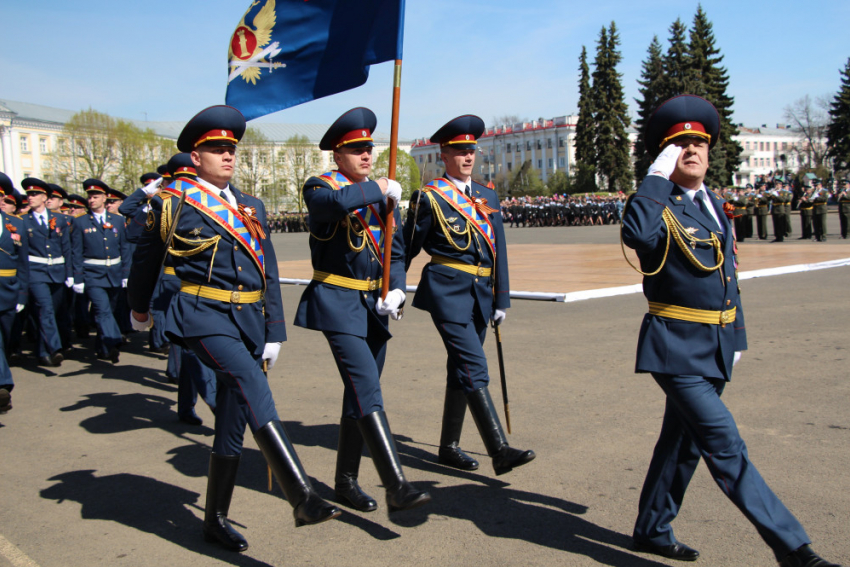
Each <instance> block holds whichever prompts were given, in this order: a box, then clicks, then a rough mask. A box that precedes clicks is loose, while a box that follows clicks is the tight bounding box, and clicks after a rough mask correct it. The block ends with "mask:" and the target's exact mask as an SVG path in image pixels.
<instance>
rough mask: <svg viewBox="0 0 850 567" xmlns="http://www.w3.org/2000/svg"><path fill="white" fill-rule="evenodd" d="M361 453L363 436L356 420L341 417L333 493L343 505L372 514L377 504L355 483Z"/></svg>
mask: <svg viewBox="0 0 850 567" xmlns="http://www.w3.org/2000/svg"><path fill="white" fill-rule="evenodd" d="M362 452H363V436H362V435H361V434H360V428H358V427H357V420H354V419H350V418H347V417H343V418H342V419H341V420H340V422H339V443H338V445H337V450H336V475H335V476H334V492H336V497H337V498H338V499H339V500H341V501H342V502H343V504H345V503H348V504H349V505H350V506H351V507H352V508H354V509H355V510H360V511H361V512H372V511H374V510H376V509H377V508H378V503H377V502H375V499H374V498H372V497H371V496H369V495H368V494H366V493H365V492H363V490H362V489H361V488H360V485H359V484H358V483H357V475H358V472H359V471H360V456H361V454H362Z"/></svg>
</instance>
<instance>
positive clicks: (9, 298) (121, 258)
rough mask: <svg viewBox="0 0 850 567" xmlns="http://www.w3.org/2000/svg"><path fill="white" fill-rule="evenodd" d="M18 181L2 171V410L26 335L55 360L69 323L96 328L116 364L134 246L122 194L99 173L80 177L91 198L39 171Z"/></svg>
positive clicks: (101, 346)
mask: <svg viewBox="0 0 850 567" xmlns="http://www.w3.org/2000/svg"><path fill="white" fill-rule="evenodd" d="M21 187H22V189H16V188H15V187H14V185H13V183H12V180H11V179H10V178H9V177H8V176H6V175H5V174H2V173H0V189H2V191H0V193H2V209H3V212H2V217H3V219H2V220H3V222H2V229H0V230H2V233H0V250H2V251H3V252H4V254H2V255H0V256H3V260H4V262H5V263H6V264H9V263H10V262H12V263H13V264H12V265H10V266H8V267H5V269H0V287H2V288H3V289H4V290H5V291H6V292H8V293H7V294H6V295H5V297H4V299H5V301H3V300H0V321H2V324H0V331H2V332H0V338H2V341H3V343H2V348H0V352H1V353H2V356H0V358H2V360H0V413H2V412H5V411H8V410H9V409H11V407H12V406H11V391H12V389H13V388H14V381H13V380H12V375H11V371H10V369H9V363H11V364H12V365H15V364H21V363H23V361H24V357H23V353H22V347H23V343H24V341H23V337H24V336H29V337H31V338H32V342H33V343H34V347H33V353H34V354H35V355H36V357H37V359H38V363H37V364H38V365H39V366H47V367H58V366H60V365H61V364H62V362H63V361H64V359H65V356H66V355H67V354H68V353H69V352H70V351H71V350H72V344H71V330H72V329H76V332H77V337H78V338H82V337H87V336H88V334H89V329H90V328H91V327H92V326H93V327H95V328H96V338H95V344H96V350H97V352H96V355H97V358H101V359H106V358H108V359H110V360H112V362H113V363H116V362H118V356H119V352H120V346H121V344H122V342H123V341H124V337H123V334H124V333H125V332H127V331H129V330H130V325H129V321H128V320H127V318H126V317H123V318H122V317H121V315H120V313H121V312H122V310H123V313H124V314H128V313H129V311H128V310H127V304H126V301H124V302H121V301H120V297H121V296H122V294H120V293H119V291H120V289H121V288H122V287H126V285H127V272H128V271H129V260H130V256H129V249H128V248H127V243H126V240H125V238H124V219H123V217H121V216H120V215H118V214H117V213H115V212H112V211H114V210H115V209H117V207H118V206H119V205H120V201H121V200H122V199H123V198H124V195H123V194H122V193H120V192H118V191H114V190H112V189H111V188H109V187H108V186H107V185H106V184H105V183H103V182H101V181H99V180H97V179H87V180H86V181H84V182H83V189H84V190H85V191H86V193H87V194H88V198H87V199H86V198H83V197H81V196H78V195H68V194H67V192H66V191H65V190H64V189H63V188H62V187H60V186H58V185H55V184H48V183H46V182H44V181H42V180H41V179H37V178H34V177H27V178H26V179H24V180H23V181H21ZM84 294H85V295H84ZM0 295H2V294H0ZM116 314H118V315H117V317H116ZM118 321H123V322H124V323H125V324H124V326H123V328H122V327H121V326H119V324H118Z"/></svg>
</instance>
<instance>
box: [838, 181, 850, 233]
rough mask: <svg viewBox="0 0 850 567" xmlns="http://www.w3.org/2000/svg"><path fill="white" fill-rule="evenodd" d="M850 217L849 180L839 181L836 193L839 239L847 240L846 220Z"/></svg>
mask: <svg viewBox="0 0 850 567" xmlns="http://www.w3.org/2000/svg"><path fill="white" fill-rule="evenodd" d="M848 217H850V179H847V178H845V179H842V180H841V191H840V192H839V193H838V221H839V222H840V223H841V238H847V218H848Z"/></svg>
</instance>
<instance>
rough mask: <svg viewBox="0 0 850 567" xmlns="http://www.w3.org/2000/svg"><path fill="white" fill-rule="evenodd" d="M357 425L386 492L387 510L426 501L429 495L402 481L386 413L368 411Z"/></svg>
mask: <svg viewBox="0 0 850 567" xmlns="http://www.w3.org/2000/svg"><path fill="white" fill-rule="evenodd" d="M357 425H358V426H359V427H360V433H362V434H363V440H364V441H366V446H367V447H369V454H371V455H372V460H373V461H374V462H375V468H376V469H378V476H380V477H381V482H382V483H383V484H384V488H385V489H386V490H387V507H388V508H389V511H390V512H395V511H398V510H409V509H411V508H416V507H417V506H422V505H423V504H427V503H428V502H430V501H431V495H430V494H428V493H427V492H424V491H421V490H417V489H416V487H414V486H413V485H412V484H410V483H409V482H407V479H405V478H404V471H403V470H402V469H401V461H400V460H399V458H398V451H397V450H396V446H395V440H394V439H393V434H392V432H391V431H390V426H389V423H387V414H385V413H384V412H383V411H381V410H379V411H376V412H372V413H370V414H368V415H364V416H363V417H361V418H360V419H358V420H357Z"/></svg>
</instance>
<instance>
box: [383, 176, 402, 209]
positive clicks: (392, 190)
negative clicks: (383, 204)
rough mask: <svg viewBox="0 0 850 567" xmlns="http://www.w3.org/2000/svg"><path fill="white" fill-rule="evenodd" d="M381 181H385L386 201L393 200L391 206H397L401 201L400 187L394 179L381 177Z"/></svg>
mask: <svg viewBox="0 0 850 567" xmlns="http://www.w3.org/2000/svg"><path fill="white" fill-rule="evenodd" d="M381 179H385V180H386V181H387V192H386V196H387V199H392V200H393V206H395V205H398V202H399V201H401V185H400V184H399V182H398V181H396V180H395V179H388V178H386V177H382V178H381Z"/></svg>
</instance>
